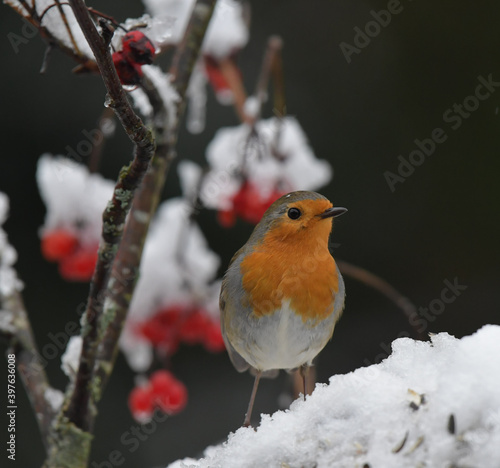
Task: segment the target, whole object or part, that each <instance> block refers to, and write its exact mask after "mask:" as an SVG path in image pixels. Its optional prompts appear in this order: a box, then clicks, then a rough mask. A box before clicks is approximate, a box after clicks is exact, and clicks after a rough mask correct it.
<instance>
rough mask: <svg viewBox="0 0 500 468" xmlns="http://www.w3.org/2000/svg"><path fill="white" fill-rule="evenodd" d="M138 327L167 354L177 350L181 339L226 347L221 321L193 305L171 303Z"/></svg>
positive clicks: (215, 347) (215, 348)
mask: <svg viewBox="0 0 500 468" xmlns="http://www.w3.org/2000/svg"><path fill="white" fill-rule="evenodd" d="M136 330H137V332H138V334H139V335H141V336H142V337H144V338H146V339H147V340H148V341H149V342H150V343H151V344H152V345H153V346H154V347H155V348H157V349H158V350H159V351H160V352H162V353H163V354H167V355H172V354H174V353H175V351H177V348H178V347H179V344H180V343H186V344H189V345H194V344H201V345H203V346H204V347H205V348H206V349H207V350H208V351H211V352H214V353H215V352H219V351H223V350H224V349H225V346H224V341H223V339H222V333H221V330H220V325H219V323H218V322H215V321H214V320H212V319H211V318H210V317H209V315H208V314H207V312H205V311H204V310H202V309H196V308H193V307H192V306H189V307H186V306H183V305H172V306H170V307H167V308H165V309H162V310H160V311H158V312H157V313H156V314H154V315H153V316H152V317H151V318H149V319H148V320H146V321H145V322H142V323H139V324H138V325H137V328H136Z"/></svg>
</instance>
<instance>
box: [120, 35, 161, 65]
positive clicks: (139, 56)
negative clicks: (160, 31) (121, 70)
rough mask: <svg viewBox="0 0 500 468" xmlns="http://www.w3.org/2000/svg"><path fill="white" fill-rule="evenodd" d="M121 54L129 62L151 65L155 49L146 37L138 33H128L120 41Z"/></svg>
mask: <svg viewBox="0 0 500 468" xmlns="http://www.w3.org/2000/svg"><path fill="white" fill-rule="evenodd" d="M122 45H123V53H124V54H125V56H126V58H127V60H130V61H131V62H135V63H139V64H141V65H144V64H148V65H149V64H152V63H153V58H154V56H155V47H154V45H153V43H152V42H151V41H150V40H149V39H148V37H147V36H146V35H145V34H144V33H142V32H140V31H130V32H128V33H127V34H125V36H124V37H123V39H122Z"/></svg>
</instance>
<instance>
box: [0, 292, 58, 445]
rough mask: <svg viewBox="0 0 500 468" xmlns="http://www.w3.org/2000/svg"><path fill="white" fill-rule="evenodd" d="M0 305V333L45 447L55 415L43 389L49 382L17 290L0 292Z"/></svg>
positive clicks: (47, 388)
mask: <svg viewBox="0 0 500 468" xmlns="http://www.w3.org/2000/svg"><path fill="white" fill-rule="evenodd" d="M0 305H1V308H2V310H1V312H0V316H1V319H2V324H1V326H0V333H1V334H2V335H4V336H8V341H9V343H10V344H11V347H12V349H13V352H14V354H15V355H16V367H17V371H18V373H19V376H20V377H21V380H22V382H23V384H24V387H25V388H26V393H27V395H28V398H29V400H30V402H31V406H32V407H33V410H34V411H35V416H36V420H37V421H38V426H39V428H40V433H41V436H42V441H43V444H44V445H45V448H46V449H47V448H48V445H49V434H50V429H51V425H52V422H53V420H54V417H55V415H56V409H55V408H53V407H52V406H51V404H50V403H49V401H48V400H47V391H48V390H52V388H51V387H50V385H49V381H48V378H47V374H46V373H45V369H44V366H43V364H42V358H41V356H40V353H39V352H38V349H37V346H36V343H35V339H34V337H33V331H32V329H31V325H30V322H29V320H28V316H27V314H26V310H25V307H24V303H23V300H22V298H21V295H20V294H19V292H17V291H14V292H13V293H11V294H9V295H7V296H3V295H1V294H0ZM9 314H10V317H9ZM9 319H10V320H9Z"/></svg>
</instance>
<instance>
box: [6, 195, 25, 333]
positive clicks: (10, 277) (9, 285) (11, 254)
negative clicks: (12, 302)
mask: <svg viewBox="0 0 500 468" xmlns="http://www.w3.org/2000/svg"><path fill="white" fill-rule="evenodd" d="M8 214H9V198H8V197H7V195H5V193H2V192H0V295H2V296H10V295H11V294H13V293H14V292H16V291H21V290H22V289H23V287H24V285H23V282H22V281H21V280H19V278H18V277H17V273H16V270H14V268H13V267H12V266H13V265H14V263H16V261H17V252H16V250H15V249H14V247H12V246H11V245H10V244H9V240H8V239H7V234H6V233H5V231H4V230H3V229H2V225H3V224H4V223H5V221H6V220H7V216H8ZM2 325H6V324H2ZM3 329H4V330H5V328H3Z"/></svg>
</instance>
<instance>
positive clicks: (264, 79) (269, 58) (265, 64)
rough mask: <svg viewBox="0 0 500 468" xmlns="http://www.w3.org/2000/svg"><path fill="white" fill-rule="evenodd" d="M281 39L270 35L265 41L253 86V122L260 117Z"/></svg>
mask: <svg viewBox="0 0 500 468" xmlns="http://www.w3.org/2000/svg"><path fill="white" fill-rule="evenodd" d="M282 47H283V41H282V39H281V38H280V37H279V36H271V37H270V38H269V39H268V41H267V50H266V53H265V55H264V59H263V61H262V65H261V69H260V74H259V78H258V80H257V85H256V88H255V97H256V99H257V103H258V108H257V113H256V115H255V116H252V117H253V124H254V125H255V122H257V121H258V120H259V119H260V116H261V112H262V106H263V105H264V103H265V102H266V100H267V89H268V87H269V77H270V76H271V73H272V70H273V68H274V67H275V62H276V59H277V58H278V57H279V54H280V53H281V49H282Z"/></svg>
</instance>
